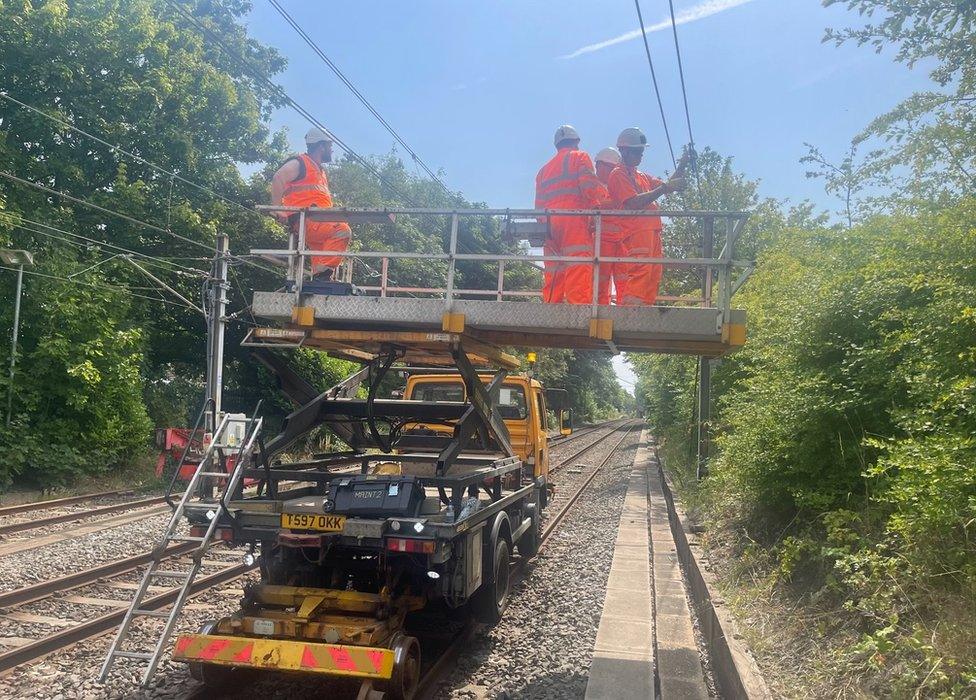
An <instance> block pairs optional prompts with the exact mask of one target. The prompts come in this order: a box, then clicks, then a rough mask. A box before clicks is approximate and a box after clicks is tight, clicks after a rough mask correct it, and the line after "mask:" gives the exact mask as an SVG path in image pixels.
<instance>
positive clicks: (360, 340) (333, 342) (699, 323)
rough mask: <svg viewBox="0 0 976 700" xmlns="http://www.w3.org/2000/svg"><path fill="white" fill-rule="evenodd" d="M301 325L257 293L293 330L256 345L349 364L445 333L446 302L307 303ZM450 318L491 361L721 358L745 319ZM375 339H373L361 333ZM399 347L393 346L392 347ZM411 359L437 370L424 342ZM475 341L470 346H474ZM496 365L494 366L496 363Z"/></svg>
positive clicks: (277, 302)
mask: <svg viewBox="0 0 976 700" xmlns="http://www.w3.org/2000/svg"><path fill="white" fill-rule="evenodd" d="M301 304H302V307H301V308H304V309H309V310H310V311H305V312H303V313H304V314H305V318H304V319H302V320H304V321H306V322H307V323H308V325H304V326H302V325H298V324H292V321H293V318H294V319H296V320H297V319H298V317H297V316H296V315H294V314H293V310H294V308H295V296H294V294H290V293H287V292H255V294H254V300H253V305H252V312H253V313H254V315H255V316H256V317H258V318H262V319H267V320H268V321H271V322H274V323H276V324H286V325H287V324H292V325H290V328H289V329H287V330H284V329H283V330H274V329H257V330H256V331H255V333H254V337H255V338H256V339H261V340H263V341H265V342H268V343H275V342H277V343H281V344H298V343H301V344H302V345H303V346H305V347H317V348H319V349H322V350H326V351H330V352H333V353H334V354H337V355H340V356H343V357H347V358H348V359H359V360H368V359H371V358H370V357H369V356H368V354H364V353H370V352H372V353H375V352H377V351H378V347H376V346H377V345H379V344H380V342H382V341H383V338H382V337H381V336H379V335H377V333H379V332H384V331H393V330H399V331H414V332H421V333H425V334H437V335H440V334H442V333H443V329H444V325H445V323H448V322H449V321H448V320H447V319H445V305H444V300H443V299H414V298H403V297H370V296H321V295H314V294H308V295H303V296H302V302H301ZM451 314H452V316H453V319H452V320H453V322H454V323H455V324H459V325H455V326H454V330H458V331H462V332H463V333H464V335H465V337H466V338H468V339H469V342H468V344H467V346H468V348H469V350H470V349H472V348H474V349H475V350H477V349H479V345H478V344H477V341H481V342H482V343H484V345H482V346H480V347H481V349H482V350H483V352H484V354H485V356H486V359H487V357H488V356H494V357H497V356H498V353H499V352H500V351H498V350H497V347H498V346H512V347H527V348H539V347H549V348H577V349H585V348H591V349H602V350H606V349H607V348H608V345H611V344H612V345H613V346H614V349H616V350H620V351H623V352H628V351H629V352H667V353H682V354H692V355H704V356H706V357H719V356H721V355H724V354H726V353H727V352H729V351H731V350H734V349H735V348H737V347H738V346H740V345H742V343H743V341H744V339H745V312H744V311H738V310H733V311H732V312H731V313H730V323H726V322H725V321H724V316H725V314H724V313H723V311H722V310H720V309H716V308H690V307H676V306H650V307H628V306H604V307H600V309H599V317H598V319H596V321H597V323H593V321H594V319H593V316H592V309H591V307H590V306H588V305H587V306H578V305H571V304H541V303H533V302H514V301H481V300H470V299H455V300H454V302H453V305H452V311H451ZM357 331H358V332H362V331H370V333H357ZM393 340H394V339H393V338H392V337H391V338H390V339H389V341H390V342H392V341H393ZM415 340H416V344H415V345H413V346H412V352H413V354H414V355H417V354H423V355H424V357H416V356H411V357H409V358H406V361H410V362H416V363H418V364H422V363H428V364H440V363H438V362H436V361H432V360H434V359H435V358H434V354H433V353H426V352H423V353H421V351H422V350H425V349H427V348H428V347H430V344H429V343H427V344H425V343H423V342H422V341H423V338H422V337H418V338H416V339H415ZM472 340H473V341H476V344H475V345H473V346H472V345H471V343H470V341H472ZM492 364H494V362H492Z"/></svg>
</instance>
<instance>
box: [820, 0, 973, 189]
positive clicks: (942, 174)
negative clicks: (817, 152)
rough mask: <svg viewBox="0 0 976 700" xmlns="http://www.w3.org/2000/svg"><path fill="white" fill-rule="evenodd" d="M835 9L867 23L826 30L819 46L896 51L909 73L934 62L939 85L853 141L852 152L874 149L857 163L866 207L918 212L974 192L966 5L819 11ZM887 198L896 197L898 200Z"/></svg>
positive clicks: (852, 0) (861, 0)
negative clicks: (867, 186)
mask: <svg viewBox="0 0 976 700" xmlns="http://www.w3.org/2000/svg"><path fill="white" fill-rule="evenodd" d="M834 4H844V5H846V6H847V7H848V8H849V9H855V10H857V11H858V12H859V14H860V15H861V16H863V17H866V18H867V23H866V24H865V25H863V26H861V27H855V28H846V29H828V30H827V31H826V33H825V36H824V41H832V42H834V43H835V44H837V45H840V44H843V43H848V42H853V43H856V44H857V45H869V46H871V47H873V48H874V49H875V50H876V51H878V52H880V51H882V50H883V49H885V48H887V47H894V48H895V49H896V59H897V60H898V61H900V62H902V63H905V64H906V65H907V66H908V67H909V68H911V67H914V66H915V65H916V64H919V63H921V62H925V63H927V64H928V63H934V64H935V67H934V68H933V69H932V70H931V71H930V75H931V77H932V79H933V80H934V81H935V82H936V83H937V84H938V85H939V86H940V87H941V88H942V90H941V91H937V90H932V91H925V92H921V93H916V94H915V95H912V96H911V97H909V98H908V99H907V100H905V101H904V102H902V103H901V104H899V105H898V106H896V107H895V108H894V109H892V110H890V111H889V112H887V113H885V114H883V115H881V116H879V117H877V118H876V119H874V120H873V121H872V122H871V123H870V124H869V125H868V126H867V127H866V128H865V129H864V131H863V132H861V133H860V134H858V135H857V136H856V137H855V138H854V141H853V147H855V148H856V147H859V146H862V145H870V144H874V143H878V144H879V145H878V146H877V147H875V148H872V150H870V151H869V152H867V153H866V154H865V160H864V162H863V164H862V166H861V167H862V168H863V170H864V172H863V175H864V177H865V178H868V179H869V181H871V183H872V184H873V185H874V187H875V188H876V191H878V194H872V195H871V196H870V197H868V198H867V199H866V200H865V204H866V205H868V206H872V205H875V204H878V203H881V204H885V205H890V204H892V203H897V204H898V205H899V206H902V207H912V208H918V207H920V206H931V205H932V204H936V203H939V202H943V203H944V202H946V201H950V200H952V199H955V198H958V197H959V196H961V195H965V194H968V193H972V192H973V191H974V187H976V48H974V47H976V11H974V9H973V6H972V3H968V2H947V1H946V0H918V1H917V2H901V1H900V0H824V5H825V6H829V5H834ZM811 155H812V154H811ZM860 181H862V182H863V179H861V180H860ZM830 182H831V180H830V179H828V187H829V186H830ZM891 194H897V201H896V202H895V201H894V200H893V199H892V197H891V196H890V195H891ZM872 208H876V207H872Z"/></svg>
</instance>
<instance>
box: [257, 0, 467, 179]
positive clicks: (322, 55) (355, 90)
mask: <svg viewBox="0 0 976 700" xmlns="http://www.w3.org/2000/svg"><path fill="white" fill-rule="evenodd" d="M268 2H270V3H271V5H272V6H273V7H274V8H275V10H277V11H278V14H279V15H281V17H282V18H283V19H284V20H285V21H286V22H287V23H288V24H289V25H291V27H292V29H294V30H295V32H296V33H297V34H298V35H299V36H300V37H301V38H302V39H303V40H304V41H305V43H306V44H308V45H309V47H310V48H311V49H312V51H314V52H315V53H316V55H318V57H319V58H321V59H322V62H323V63H325V65H327V66H328V67H329V69H330V70H331V71H332V72H333V73H335V74H336V77H338V78H339V80H341V81H342V83H343V84H344V85H345V86H346V87H347V88H349V91H350V92H352V94H353V95H355V96H356V98H357V99H358V100H359V101H360V102H361V103H362V104H363V106H364V107H366V109H367V110H369V112H370V114H372V115H373V116H374V117H376V120H377V121H378V122H379V123H380V124H382V125H383V127H384V128H385V129H386V130H387V131H388V132H389V133H390V135H391V136H393V138H394V139H396V142H397V143H399V144H400V145H401V146H403V148H404V149H405V150H406V151H407V153H409V154H410V157H411V158H413V160H414V162H415V163H417V165H419V166H420V167H421V168H422V169H423V170H424V172H425V173H427V175H428V176H429V177H430V179H431V180H433V181H434V182H436V183H437V184H439V185H440V186H441V187H443V188H444V191H445V192H447V193H448V194H451V191H450V189H448V187H447V185H446V184H444V182H443V181H442V180H441V179H440V178H439V177H438V176H437V174H436V173H435V172H434V171H433V170H431V168H429V167H428V166H427V164H426V163H425V162H424V161H423V159H422V158H421V157H420V156H418V155H417V153H416V152H415V151H414V150H413V149H412V148H410V145H409V144H408V143H407V142H406V141H405V140H404V139H403V137H402V136H400V134H399V133H398V132H397V130H396V129H394V128H393V126H392V125H391V124H390V123H389V122H388V121H387V120H386V119H384V118H383V115H382V114H380V113H379V111H378V110H377V109H376V108H375V107H374V106H373V105H372V104H371V103H370V101H369V100H368V99H366V96H365V95H363V93H362V92H360V91H359V89H358V88H357V87H356V86H355V85H354V84H353V83H352V81H351V80H349V78H347V77H346V75H345V74H344V73H343V72H342V71H341V70H340V69H339V66H337V65H336V64H335V62H334V61H333V60H332V59H331V58H329V57H328V56H327V55H326V54H325V52H324V51H322V49H321V48H320V47H319V45H318V44H316V43H315V40H314V39H312V37H310V36H309V35H308V33H307V32H306V31H305V30H304V29H303V28H302V26H301V25H300V24H299V23H298V21H297V20H295V18H294V17H292V16H291V15H290V14H288V11H287V10H285V8H284V7H282V6H281V3H279V2H278V0H268Z"/></svg>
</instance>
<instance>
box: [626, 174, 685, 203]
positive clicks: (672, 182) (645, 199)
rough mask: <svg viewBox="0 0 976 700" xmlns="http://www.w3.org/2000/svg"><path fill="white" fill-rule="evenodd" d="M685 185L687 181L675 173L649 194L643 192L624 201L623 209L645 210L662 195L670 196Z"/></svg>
mask: <svg viewBox="0 0 976 700" xmlns="http://www.w3.org/2000/svg"><path fill="white" fill-rule="evenodd" d="M687 185H688V182H687V180H685V178H684V177H683V176H682V175H680V174H678V173H675V174H674V175H672V176H671V178H670V179H669V180H668V181H667V182H664V183H661V184H660V185H658V186H657V187H655V188H654V189H653V190H651V191H650V192H643V193H641V194H639V195H636V196H635V197H631V198H630V199H627V200H624V203H623V205H624V209H647V208H648V207H649V206H650V205H652V204H654V202H656V201H657V200H659V199H660V198H661V197H663V196H664V195H666V194H671V193H672V192H680V191H681V190H683V189H684V188H685V187H687Z"/></svg>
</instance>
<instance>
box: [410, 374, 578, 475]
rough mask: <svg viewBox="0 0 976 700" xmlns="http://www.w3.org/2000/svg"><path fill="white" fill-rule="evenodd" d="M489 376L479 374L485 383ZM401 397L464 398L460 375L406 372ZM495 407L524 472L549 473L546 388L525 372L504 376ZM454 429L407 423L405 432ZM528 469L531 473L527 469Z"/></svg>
mask: <svg viewBox="0 0 976 700" xmlns="http://www.w3.org/2000/svg"><path fill="white" fill-rule="evenodd" d="M490 378H491V377H490V376H489V375H487V374H485V375H481V379H482V381H483V382H484V383H486V384H487V383H488V381H489V380H490ZM403 395H404V398H406V399H408V400H410V401H467V399H468V397H467V395H466V392H465V389H464V382H463V381H462V379H461V376H460V375H459V374H456V373H440V374H428V373H417V374H408V375H407V385H406V388H405V389H404V391H403ZM497 405H498V410H499V412H500V413H501V415H502V418H503V419H504V421H505V426H506V427H507V428H508V434H509V438H510V441H511V445H512V448H513V449H514V450H515V453H516V454H517V455H518V456H519V458H520V459H521V460H522V463H523V465H525V467H526V468H527V469H526V472H527V473H531V474H532V475H533V476H535V477H536V478H538V477H543V478H548V476H549V445H548V435H549V430H550V429H551V428H550V425H549V406H548V404H547V401H546V390H545V389H544V388H543V386H542V384H540V383H539V381H538V380H536V379H533V378H531V377H529V376H527V375H525V374H516V375H512V376H509V377H506V379H505V381H504V382H503V383H502V385H501V387H500V388H499V391H498V404H497ZM559 415H560V417H561V421H560V422H561V425H560V432H561V433H563V434H568V432H570V431H571V430H572V429H571V428H570V427H569V426H568V425H567V420H566V413H565V412H564V411H560V414H559ZM452 429H453V426H452V425H448V424H434V423H431V424H427V423H417V424H412V425H409V426H406V427H405V429H404V432H405V433H407V434H409V433H410V432H411V431H413V432H415V433H416V432H422V431H431V432H434V433H438V434H443V435H448V434H450V433H451V431H452ZM529 469H531V472H529Z"/></svg>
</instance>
